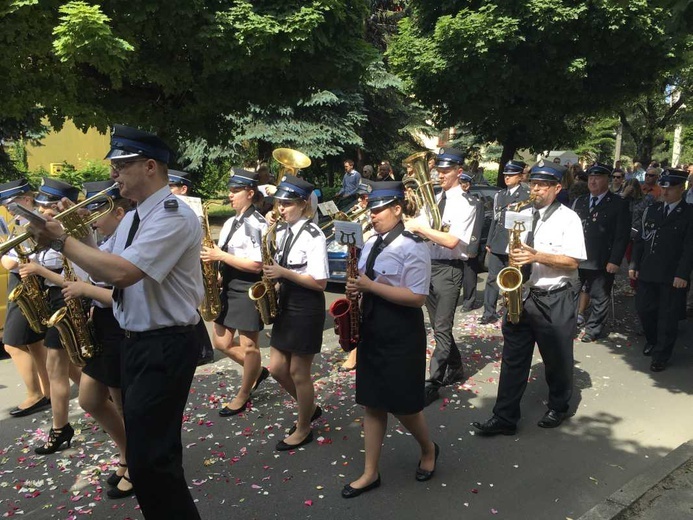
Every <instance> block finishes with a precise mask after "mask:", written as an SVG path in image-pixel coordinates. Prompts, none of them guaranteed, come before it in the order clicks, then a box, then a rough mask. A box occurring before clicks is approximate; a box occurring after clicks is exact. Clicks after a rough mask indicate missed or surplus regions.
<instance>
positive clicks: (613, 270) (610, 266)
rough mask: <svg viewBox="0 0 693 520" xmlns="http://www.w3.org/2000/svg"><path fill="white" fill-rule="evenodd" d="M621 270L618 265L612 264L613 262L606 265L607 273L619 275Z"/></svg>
mask: <svg viewBox="0 0 693 520" xmlns="http://www.w3.org/2000/svg"><path fill="white" fill-rule="evenodd" d="M619 269H620V267H619V266H617V265H616V264H612V263H611V262H609V263H608V264H606V272H607V273H610V274H616V273H618V270H619Z"/></svg>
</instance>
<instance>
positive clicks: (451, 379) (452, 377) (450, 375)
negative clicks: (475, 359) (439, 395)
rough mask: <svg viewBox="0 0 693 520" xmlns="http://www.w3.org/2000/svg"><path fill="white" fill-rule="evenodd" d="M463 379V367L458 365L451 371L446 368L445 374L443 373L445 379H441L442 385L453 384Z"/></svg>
mask: <svg viewBox="0 0 693 520" xmlns="http://www.w3.org/2000/svg"><path fill="white" fill-rule="evenodd" d="M464 380H465V377H464V367H460V368H458V369H456V370H453V371H450V370H448V372H447V374H445V379H443V385H444V386H448V385H454V384H455V383H460V382H462V381H464Z"/></svg>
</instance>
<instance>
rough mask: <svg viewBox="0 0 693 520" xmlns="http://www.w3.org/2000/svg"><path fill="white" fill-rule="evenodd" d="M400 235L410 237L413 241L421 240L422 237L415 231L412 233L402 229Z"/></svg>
mask: <svg viewBox="0 0 693 520" xmlns="http://www.w3.org/2000/svg"><path fill="white" fill-rule="evenodd" d="M402 236H403V237H407V238H410V239H411V240H413V241H414V242H423V238H421V237H420V236H419V235H417V234H416V233H412V232H411V231H402Z"/></svg>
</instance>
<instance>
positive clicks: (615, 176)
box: [611, 175, 623, 179]
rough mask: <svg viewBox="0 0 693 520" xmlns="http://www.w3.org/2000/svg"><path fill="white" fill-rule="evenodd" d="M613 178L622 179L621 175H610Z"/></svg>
mask: <svg viewBox="0 0 693 520" xmlns="http://www.w3.org/2000/svg"><path fill="white" fill-rule="evenodd" d="M611 177H612V178H613V179H623V175H612V176H611Z"/></svg>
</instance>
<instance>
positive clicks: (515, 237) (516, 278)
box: [496, 197, 534, 324]
mask: <svg viewBox="0 0 693 520" xmlns="http://www.w3.org/2000/svg"><path fill="white" fill-rule="evenodd" d="M533 202H534V198H533V197H530V198H529V199H527V200H523V201H521V202H518V203H517V204H514V205H513V208H512V210H511V211H520V210H521V209H522V208H524V207H525V206H528V205H529V204H532V203H533ZM524 231H526V230H525V224H524V222H522V221H521V220H517V221H515V223H514V224H513V227H512V229H509V230H508V232H509V234H510V236H509V240H508V252H510V251H512V250H513V249H519V248H520V244H521V243H522V242H521V240H520V236H521V235H522V233H523V232H524ZM523 281H524V280H523V276H522V271H521V270H520V266H519V265H516V264H514V263H513V261H512V260H510V261H509V265H508V267H504V268H503V269H501V271H500V272H499V273H498V277H497V278H496V283H497V284H498V288H499V289H500V290H501V292H502V293H503V300H504V302H505V303H504V304H505V308H506V309H507V316H508V321H509V322H510V323H513V324H516V323H518V322H519V321H520V315H521V314H522V283H523Z"/></svg>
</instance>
